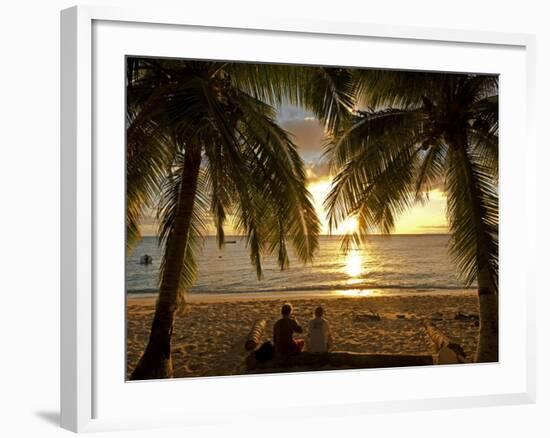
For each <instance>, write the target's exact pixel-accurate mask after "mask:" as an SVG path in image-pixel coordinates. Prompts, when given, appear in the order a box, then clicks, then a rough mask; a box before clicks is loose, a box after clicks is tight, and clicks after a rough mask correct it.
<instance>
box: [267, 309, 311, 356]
mask: <svg viewBox="0 0 550 438" xmlns="http://www.w3.org/2000/svg"><path fill="white" fill-rule="evenodd" d="M281 315H282V316H283V317H282V318H281V319H279V321H277V322H276V323H275V325H274V326H273V344H274V347H275V354H276V355H278V356H280V357H285V356H292V355H295V354H298V353H300V351H302V349H303V348H304V341H303V340H302V339H298V340H294V337H293V336H294V333H303V329H302V327H300V325H299V324H298V322H297V321H296V319H294V317H292V306H291V305H290V304H289V303H285V304H283V307H282V308H281Z"/></svg>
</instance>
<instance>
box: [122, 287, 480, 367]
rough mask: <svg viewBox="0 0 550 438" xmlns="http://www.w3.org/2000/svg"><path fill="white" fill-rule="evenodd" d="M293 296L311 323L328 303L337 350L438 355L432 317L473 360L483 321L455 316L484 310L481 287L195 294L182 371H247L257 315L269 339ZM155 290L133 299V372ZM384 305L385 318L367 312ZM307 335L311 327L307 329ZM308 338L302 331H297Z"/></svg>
mask: <svg viewBox="0 0 550 438" xmlns="http://www.w3.org/2000/svg"><path fill="white" fill-rule="evenodd" d="M287 300H288V301H290V302H291V303H292V305H293V307H294V315H295V317H296V319H297V320H298V322H299V323H300V324H301V325H302V326H303V327H304V330H305V329H306V328H307V323H308V321H309V320H310V319H311V318H312V314H313V310H314V309H315V307H316V306H318V305H322V306H323V307H324V308H325V317H326V319H328V321H329V322H330V325H331V328H332V334H333V339H334V347H333V350H335V351H351V352H357V353H401V354H433V353H434V350H433V346H432V344H431V342H430V341H429V339H428V337H427V335H426V333H425V331H424V330H423V328H422V325H421V322H422V320H423V319H424V318H427V319H429V320H430V321H431V322H432V323H433V324H434V325H435V326H436V327H438V328H439V329H440V330H441V331H442V332H443V333H445V334H446V335H447V336H448V337H449V338H450V339H451V340H454V341H458V342H459V343H461V344H462V346H463V347H464V350H465V351H466V354H467V358H468V359H469V360H471V359H472V358H473V355H474V353H475V349H476V344H477V335H478V327H477V326H476V325H475V324H474V322H472V321H461V320H456V319H455V315H456V313H457V312H462V313H466V314H476V315H477V314H478V312H479V309H478V301H477V295H476V292H475V291H463V292H462V291H461V292H455V291H453V292H449V293H427V292H426V293H419V294H416V295H399V296H396V295H383V294H381V295H373V296H364V297H339V296H323V297H300V298H295V299H292V298H291V297H286V298H285V299H277V298H274V297H268V298H265V297H262V298H259V299H254V300H251V299H250V298H245V299H243V298H242V297H241V298H239V299H237V300H235V299H234V298H233V297H226V298H221V297H217V298H214V299H212V298H210V299H204V300H203V301H201V299H200V298H198V299H197V298H195V299H193V301H192V302H190V303H187V304H186V305H185V307H184V308H183V309H182V310H181V311H180V312H179V313H178V317H177V320H176V323H175V327H174V333H173V337H172V360H173V366H174V376H175V377H204V376H223V375H234V374H245V372H246V370H245V358H246V356H247V354H248V353H246V352H245V351H244V342H245V340H246V336H247V334H248V332H249V330H250V327H251V326H252V324H253V322H254V321H255V320H256V319H265V320H266V321H267V327H266V331H265V333H264V340H270V339H271V334H272V328H273V324H274V323H275V321H277V319H278V318H279V312H280V308H281V305H282V304H283V303H284V302H285V301H287ZM154 304H155V300H154V298H153V297H147V298H134V297H131V296H130V297H129V298H128V300H127V312H128V315H127V316H128V319H127V321H128V332H127V340H128V345H127V355H128V357H127V360H128V362H127V363H128V370H127V375H128V376H129V375H130V373H131V371H132V370H133V368H134V367H135V365H136V363H137V361H138V360H139V357H140V355H141V353H142V352H143V350H144V348H145V345H146V342H147V338H148V334H149V329H150V326H151V320H152V316H153V312H154ZM371 309H372V310H373V311H375V312H378V313H379V314H380V316H381V320H380V321H369V320H368V319H367V318H365V317H364V315H366V314H369V313H370V310H371ZM304 336H305V334H304ZM300 337H303V336H302V335H298V336H297V337H296V338H298V339H299V338H300Z"/></svg>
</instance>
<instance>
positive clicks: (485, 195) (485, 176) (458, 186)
mask: <svg viewBox="0 0 550 438" xmlns="http://www.w3.org/2000/svg"><path fill="white" fill-rule="evenodd" d="M445 189H446V192H447V200H448V204H447V211H448V221H449V227H450V230H451V233H452V240H451V253H452V255H453V259H454V261H455V263H456V266H457V268H458V272H459V274H460V275H461V276H462V278H463V279H464V281H465V282H466V284H467V285H470V284H472V283H473V282H474V281H475V280H476V278H477V275H478V273H479V272H480V271H481V270H483V269H487V270H488V272H489V275H490V278H491V280H492V282H493V285H494V286H495V289H497V285H498V194H497V191H496V186H495V185H494V180H493V177H492V172H491V169H490V168H488V167H486V166H485V165H483V164H482V160H480V157H479V156H478V155H476V154H474V153H472V152H469V151H468V150H467V149H466V148H462V147H461V148H453V149H451V152H450V154H449V163H448V171H447V177H446V187H445Z"/></svg>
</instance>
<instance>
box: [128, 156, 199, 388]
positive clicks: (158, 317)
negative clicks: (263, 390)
mask: <svg viewBox="0 0 550 438" xmlns="http://www.w3.org/2000/svg"><path fill="white" fill-rule="evenodd" d="M200 163H201V151H200V149H199V148H195V149H190V150H187V151H186V153H185V158H184V164H183V176H182V180H181V185H180V189H179V196H178V202H177V207H176V213H175V217H174V226H173V230H172V232H171V233H170V235H169V236H168V238H167V240H166V249H165V251H166V252H165V262H164V266H165V268H164V270H163V274H162V280H161V285H160V290H159V297H158V300H157V304H156V309H155V316H154V319H153V324H152V327H151V334H150V336H149V342H148V344H147V347H146V349H145V352H144V353H143V355H142V356H141V359H140V360H139V362H138V364H137V366H136V368H135V369H134V371H133V373H132V376H131V380H142V379H162V378H168V377H172V376H173V369H172V358H171V338H172V329H173V326H174V320H175V314H176V311H177V310H178V307H179V305H180V304H181V302H180V299H179V297H180V293H179V289H180V278H181V274H182V271H183V268H184V258H185V251H186V249H187V244H188V240H189V230H190V227H191V219H192V216H193V206H194V202H195V195H196V193H197V184H198V178H199V170H200Z"/></svg>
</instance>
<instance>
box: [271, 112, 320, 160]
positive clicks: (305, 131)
mask: <svg viewBox="0 0 550 438" xmlns="http://www.w3.org/2000/svg"><path fill="white" fill-rule="evenodd" d="M281 125H282V127H283V129H285V130H286V131H288V132H289V133H290V134H291V135H292V137H293V141H294V143H296V145H297V146H298V152H299V153H300V154H301V155H302V156H320V155H321V154H322V153H323V145H324V144H325V141H326V140H325V130H324V129H323V127H322V126H321V124H320V123H319V121H318V120H317V119H316V118H314V117H305V118H300V119H287V120H285V121H283V122H282V123H281Z"/></svg>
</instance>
